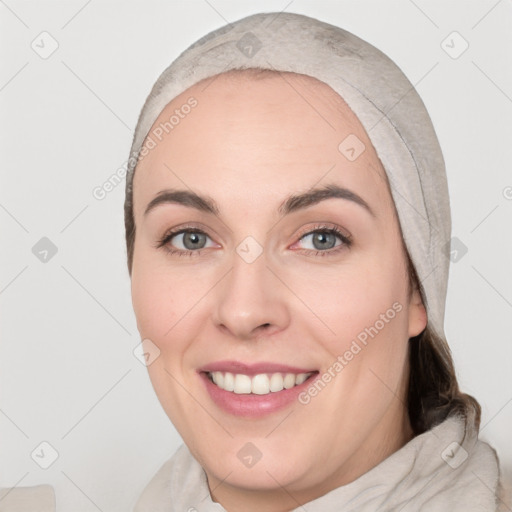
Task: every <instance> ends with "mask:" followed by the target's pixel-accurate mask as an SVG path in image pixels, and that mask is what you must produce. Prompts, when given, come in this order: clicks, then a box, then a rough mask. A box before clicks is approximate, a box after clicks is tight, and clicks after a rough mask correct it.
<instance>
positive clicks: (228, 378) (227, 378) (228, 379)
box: [216, 372, 235, 391]
mask: <svg viewBox="0 0 512 512" xmlns="http://www.w3.org/2000/svg"><path fill="white" fill-rule="evenodd" d="M219 373H220V372H219ZM216 384H217V383H216ZM219 387H220V386H219ZM222 389H225V390H226V391H233V390H234V389H235V377H234V375H233V374H232V373H229V372H227V373H225V374H224V382H223V385H222Z"/></svg>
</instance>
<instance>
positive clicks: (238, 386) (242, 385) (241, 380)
mask: <svg viewBox="0 0 512 512" xmlns="http://www.w3.org/2000/svg"><path fill="white" fill-rule="evenodd" d="M233 391H234V392H235V393H236V394H237V395H244V394H247V393H250V392H251V377H249V376H248V375H242V374H241V373H237V374H236V375H235V388H234V389H233Z"/></svg>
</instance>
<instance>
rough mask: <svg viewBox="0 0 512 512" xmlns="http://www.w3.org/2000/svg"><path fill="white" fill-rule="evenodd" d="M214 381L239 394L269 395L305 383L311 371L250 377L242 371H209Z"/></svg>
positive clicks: (220, 386)
mask: <svg viewBox="0 0 512 512" xmlns="http://www.w3.org/2000/svg"><path fill="white" fill-rule="evenodd" d="M208 375H209V376H210V378H211V379H212V381H213V382H214V383H215V384H216V385H217V386H218V387H219V388H221V389H224V390H225V391H232V392H234V393H236V394H238V395H248V394H251V393H252V394H255V395H268V394H269V393H277V392H279V391H282V390H283V389H290V388H293V387H294V386H298V385H300V384H302V383H304V382H305V381H306V380H307V378H308V377H309V376H310V375H312V374H311V373H298V374H295V373H286V374H284V376H283V374H282V373H272V374H266V373H260V374H258V375H255V376H254V377H252V378H251V377H249V376H248V375H244V374H241V373H236V374H233V373H230V372H225V373H224V372H209V373H208Z"/></svg>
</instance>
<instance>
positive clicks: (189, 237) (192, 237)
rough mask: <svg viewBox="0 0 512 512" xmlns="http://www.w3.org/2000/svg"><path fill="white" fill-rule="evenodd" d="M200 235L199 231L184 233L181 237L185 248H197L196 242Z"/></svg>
mask: <svg viewBox="0 0 512 512" xmlns="http://www.w3.org/2000/svg"><path fill="white" fill-rule="evenodd" d="M202 236H203V235H201V234H199V233H185V236H184V237H183V244H184V245H185V247H187V249H197V242H198V241H199V240H200V238H201V237H202ZM187 242H191V246H188V245H187Z"/></svg>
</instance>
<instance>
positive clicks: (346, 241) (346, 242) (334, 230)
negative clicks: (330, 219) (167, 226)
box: [156, 224, 352, 257]
mask: <svg viewBox="0 0 512 512" xmlns="http://www.w3.org/2000/svg"><path fill="white" fill-rule="evenodd" d="M317 232H320V233H329V234H333V235H336V236H337V237H338V238H340V239H341V241H342V243H341V244H340V245H338V246H335V247H334V248H332V249H327V250H325V251H319V250H316V251H315V250H313V249H303V251H307V252H314V253H315V256H321V257H325V256H333V255H334V254H337V253H338V252H339V251H341V250H344V249H348V248H350V246H351V245H352V239H351V237H350V236H348V235H346V234H344V233H342V232H341V231H340V229H339V228H338V227H337V226H335V225H332V226H328V225H325V224H318V225H316V226H314V228H313V229H309V230H307V231H305V232H304V233H301V234H300V235H299V238H298V239H299V240H302V239H303V238H304V237H305V236H307V235H311V234H314V233H317ZM182 233H200V234H202V235H205V236H208V233H205V232H204V231H203V230H202V229H198V228H196V227H194V226H186V227H183V228H180V229H176V230H171V231H168V232H166V233H165V234H164V236H163V237H162V238H160V240H158V242H157V244H156V248H157V249H160V248H162V247H164V248H165V250H166V251H167V252H168V253H169V254H171V255H178V256H180V257H181V256H189V257H191V256H200V255H201V253H202V251H203V250H204V249H198V250H197V251H191V250H183V249H171V248H170V247H169V246H168V245H167V244H168V243H169V242H170V241H171V240H172V239H173V238H174V237H175V236H176V235H181V234H182ZM299 252H300V251H299Z"/></svg>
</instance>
